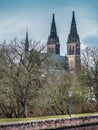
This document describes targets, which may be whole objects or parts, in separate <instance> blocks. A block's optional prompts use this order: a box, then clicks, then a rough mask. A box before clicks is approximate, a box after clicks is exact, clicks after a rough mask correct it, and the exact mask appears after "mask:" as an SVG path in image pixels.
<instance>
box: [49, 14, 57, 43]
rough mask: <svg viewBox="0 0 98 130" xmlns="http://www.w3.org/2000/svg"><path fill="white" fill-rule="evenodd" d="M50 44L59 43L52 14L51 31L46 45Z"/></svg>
mask: <svg viewBox="0 0 98 130" xmlns="http://www.w3.org/2000/svg"><path fill="white" fill-rule="evenodd" d="M50 39H51V40H50ZM51 43H53V44H54V43H55V44H58V43H59V37H58V36H57V30H56V23H55V14H52V23H51V30H50V35H49V38H48V44H51Z"/></svg>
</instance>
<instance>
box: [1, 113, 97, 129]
mask: <svg viewBox="0 0 98 130" xmlns="http://www.w3.org/2000/svg"><path fill="white" fill-rule="evenodd" d="M97 123H98V116H97V115H96V116H85V117H72V118H61V119H49V120H41V121H30V122H21V123H11V124H0V130H42V129H43V130H46V129H52V128H59V129H60V128H61V127H62V128H63V127H64V129H65V128H66V129H71V130H76V127H80V126H81V128H82V127H86V126H88V125H89V126H90V127H91V126H92V125H95V124H97ZM73 128H75V129H73ZM97 129H98V127H97ZM97 129H94V130H97ZM77 130H79V129H77ZM83 130H84V129H83ZM87 130H88V129H87ZM89 130H90V129H89Z"/></svg>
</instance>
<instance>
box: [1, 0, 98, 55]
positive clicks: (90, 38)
mask: <svg viewBox="0 0 98 130" xmlns="http://www.w3.org/2000/svg"><path fill="white" fill-rule="evenodd" d="M73 11H75V18H76V24H77V30H78V34H79V36H80V41H81V48H82V49H83V48H85V47H86V46H97V47H98V0H0V41H2V40H7V41H10V40H13V39H14V38H15V37H17V39H19V40H21V39H24V38H25V33H26V32H25V31H26V25H28V30H29V38H30V39H32V40H36V41H41V43H45V44H46V41H47V39H48V36H49V33H50V26H51V21H52V14H53V13H54V14H55V21H56V27H57V34H58V36H59V39H60V44H61V48H60V52H61V55H65V54H66V42H67V37H68V34H69V32H70V25H71V20H72V12H73Z"/></svg>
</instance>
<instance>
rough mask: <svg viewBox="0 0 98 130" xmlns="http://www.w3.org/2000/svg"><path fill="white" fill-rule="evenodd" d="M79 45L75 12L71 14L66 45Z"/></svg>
mask: <svg viewBox="0 0 98 130" xmlns="http://www.w3.org/2000/svg"><path fill="white" fill-rule="evenodd" d="M74 42H75V43H80V40H79V35H78V33H77V27H76V21H75V12H74V11H73V12H72V22H71V28H70V34H69V35H68V41H67V43H74Z"/></svg>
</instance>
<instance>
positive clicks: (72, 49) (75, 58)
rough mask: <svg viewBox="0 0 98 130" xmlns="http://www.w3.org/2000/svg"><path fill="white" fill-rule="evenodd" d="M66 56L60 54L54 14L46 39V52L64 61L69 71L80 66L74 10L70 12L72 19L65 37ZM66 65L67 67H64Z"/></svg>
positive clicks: (78, 41)
mask: <svg viewBox="0 0 98 130" xmlns="http://www.w3.org/2000/svg"><path fill="white" fill-rule="evenodd" d="M66 44H67V56H66V55H65V56H60V41H59V36H58V35H57V28H56V23H55V15H54V14H53V16H52V23H51V29H50V35H49V37H48V41H47V53H49V54H51V55H52V57H54V58H56V59H57V60H60V61H62V62H64V64H65V69H68V70H69V72H76V71H78V70H79V69H80V67H81V60H80V45H81V43H80V39H79V35H78V33H77V26H76V20H75V12H74V11H73V12H72V21H71V27H70V33H69V34H68V39H67V42H66ZM66 66H68V67H66Z"/></svg>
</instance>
